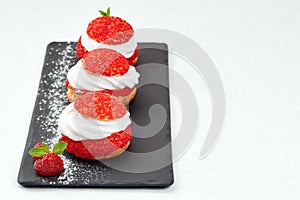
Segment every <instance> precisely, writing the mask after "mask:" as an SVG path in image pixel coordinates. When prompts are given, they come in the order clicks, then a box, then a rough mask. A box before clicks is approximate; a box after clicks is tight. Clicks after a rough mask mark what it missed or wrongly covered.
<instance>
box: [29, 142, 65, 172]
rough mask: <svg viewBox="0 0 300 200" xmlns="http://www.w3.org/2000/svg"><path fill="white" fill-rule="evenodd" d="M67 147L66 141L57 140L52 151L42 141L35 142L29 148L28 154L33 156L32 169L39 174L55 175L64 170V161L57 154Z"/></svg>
mask: <svg viewBox="0 0 300 200" xmlns="http://www.w3.org/2000/svg"><path fill="white" fill-rule="evenodd" d="M66 148H67V143H66V142H59V143H57V144H55V145H54V147H53V152H50V150H49V147H48V146H47V145H46V144H45V143H42V142H39V143H37V144H36V145H35V146H34V148H32V149H30V151H29V154H30V155H31V156H33V159H34V160H35V162H34V169H35V171H36V173H37V174H39V175H41V176H55V175H57V174H59V173H60V172H62V171H63V170H64V162H63V160H62V159H61V158H60V157H59V156H58V154H62V153H63V151H64V150H65V149H66Z"/></svg>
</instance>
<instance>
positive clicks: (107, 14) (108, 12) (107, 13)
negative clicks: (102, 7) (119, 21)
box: [106, 7, 110, 16]
mask: <svg viewBox="0 0 300 200" xmlns="http://www.w3.org/2000/svg"><path fill="white" fill-rule="evenodd" d="M106 16H110V7H108V8H107V11H106Z"/></svg>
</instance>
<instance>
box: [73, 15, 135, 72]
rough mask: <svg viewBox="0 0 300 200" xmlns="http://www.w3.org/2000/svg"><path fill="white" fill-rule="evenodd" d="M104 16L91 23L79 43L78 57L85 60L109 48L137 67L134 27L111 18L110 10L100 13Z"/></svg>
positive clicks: (116, 18) (123, 21)
mask: <svg viewBox="0 0 300 200" xmlns="http://www.w3.org/2000/svg"><path fill="white" fill-rule="evenodd" d="M100 13H101V14H102V15H103V16H102V17H98V18H96V19H94V20H93V21H91V22H90V23H89V24H88V27H87V29H86V30H85V31H84V32H83V34H82V35H81V36H80V38H79V40H78V43H77V50H76V53H77V57H78V59H81V58H84V57H85V55H86V54H87V53H88V52H89V51H92V50H94V49H99V48H108V49H113V50H115V51H118V52H119V53H121V54H122V55H123V56H124V57H125V58H126V59H127V60H128V62H129V64H130V65H132V66H135V65H136V62H137V59H138V47H137V42H136V41H135V39H134V30H133V28H132V26H131V25H130V24H129V23H128V22H126V21H125V20H123V19H121V18H119V17H113V16H110V10H109V9H108V10H107V12H106V13H105V12H103V11H100Z"/></svg>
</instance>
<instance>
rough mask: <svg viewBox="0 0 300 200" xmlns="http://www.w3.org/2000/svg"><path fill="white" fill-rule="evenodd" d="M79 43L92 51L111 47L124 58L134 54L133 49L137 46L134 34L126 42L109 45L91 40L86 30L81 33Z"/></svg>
mask: <svg viewBox="0 0 300 200" xmlns="http://www.w3.org/2000/svg"><path fill="white" fill-rule="evenodd" d="M81 44H82V46H83V47H84V48H85V49H86V50H88V51H92V50H94V49H99V48H107V49H113V50H115V51H117V52H119V53H120V54H122V55H123V56H124V57H126V58H130V57H131V56H132V55H133V54H134V51H135V49H136V47H137V42H136V41H135V39H134V36H133V37H132V38H130V40H129V41H128V42H126V43H123V44H116V45H109V44H104V43H99V42H97V41H95V40H93V39H92V38H90V37H89V36H88V34H87V33H86V32H84V33H83V34H82V35H81Z"/></svg>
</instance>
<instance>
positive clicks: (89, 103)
mask: <svg viewBox="0 0 300 200" xmlns="http://www.w3.org/2000/svg"><path fill="white" fill-rule="evenodd" d="M130 123H131V121H130V119H129V112H128V111H127V110H126V107H125V105H124V104H123V103H121V102H120V101H118V99H117V98H116V97H114V96H112V95H109V94H105V93H102V92H95V93H87V94H84V95H81V96H79V97H78V98H77V100H76V101H75V102H73V103H71V104H69V105H68V106H67V107H66V108H65V110H64V111H63V112H62V114H61V116H60V120H59V128H58V131H59V132H60V133H61V134H62V137H61V141H63V142H66V143H67V144H68V146H67V149H66V151H67V152H69V153H71V154H73V155H75V156H77V157H80V158H84V159H90V160H101V159H107V158H111V157H114V156H117V155H119V154H121V153H122V152H124V151H125V150H126V149H127V147H128V146H129V144H130V140H131V136H132V134H131V127H130Z"/></svg>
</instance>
